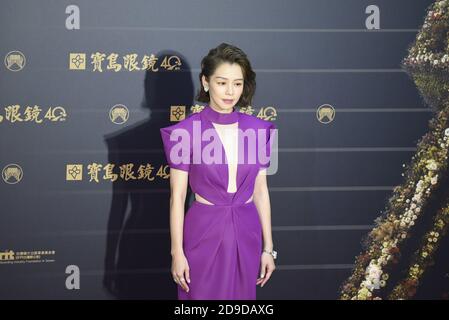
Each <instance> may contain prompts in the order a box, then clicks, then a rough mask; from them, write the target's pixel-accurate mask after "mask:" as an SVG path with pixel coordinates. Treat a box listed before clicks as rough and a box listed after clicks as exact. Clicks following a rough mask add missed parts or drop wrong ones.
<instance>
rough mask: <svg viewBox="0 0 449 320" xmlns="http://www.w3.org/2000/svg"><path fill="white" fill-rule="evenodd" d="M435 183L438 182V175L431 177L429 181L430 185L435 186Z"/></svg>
mask: <svg viewBox="0 0 449 320" xmlns="http://www.w3.org/2000/svg"><path fill="white" fill-rule="evenodd" d="M437 182H438V175H436V176H435V177H432V179H430V183H431V184H437Z"/></svg>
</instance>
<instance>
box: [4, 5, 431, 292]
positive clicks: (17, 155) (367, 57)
mask: <svg viewBox="0 0 449 320" xmlns="http://www.w3.org/2000/svg"><path fill="white" fill-rule="evenodd" d="M430 3H431V1H430V0H428V1H416V2H411V1H407V0H397V1H387V0H377V1H374V2H373V1H360V0H342V1H331V0H313V1H312V0H307V1H294V0H289V1H281V2H279V1H267V0H251V1H237V0H235V1H234V0H230V1H216V2H215V1H212V2H211V1H206V0H195V1H181V0H173V1H143V0H141V1H126V2H125V1H117V0H114V1H110V0H108V1H106V0H101V1H87V0H86V1H11V0H8V1H3V2H2V9H1V10H0V27H1V31H0V34H1V38H0V43H1V47H0V55H1V57H2V58H3V65H2V66H1V70H0V103H1V105H0V154H1V156H0V169H1V172H2V180H1V181H0V182H1V183H0V198H1V202H0V212H1V215H0V279H1V285H0V298H2V299H15V298H32V299H39V298H62V299H114V298H120V299H127V298H146V299H176V284H175V283H174V282H173V281H172V278H171V274H170V266H171V256H170V236H169V196H170V189H169V167H168V166H167V163H166V160H165V156H164V153H163V149H162V141H161V138H160V133H159V128H161V127H163V126H167V125H170V124H173V123H175V122H176V121H180V120H182V119H184V118H185V117H187V116H188V115H189V114H191V113H193V112H198V111H200V110H201V108H202V106H204V104H203V103H199V102H198V101H195V94H196V92H197V91H198V90H199V86H200V82H199V79H198V75H199V72H200V61H201V59H202V57H203V56H205V55H206V54H207V53H208V51H209V50H210V49H211V48H214V47H216V46H217V45H219V44H220V43H222V42H226V43H230V44H233V45H235V46H237V47H239V48H241V49H242V50H243V51H245V53H247V55H248V57H249V59H250V61H251V63H252V66H253V68H254V69H255V71H256V74H257V78H256V80H257V90H256V95H255V98H254V100H253V104H252V106H250V107H249V108H246V109H244V110H240V112H246V113H249V114H252V115H254V116H257V117H260V118H262V119H265V120H269V121H273V122H275V123H276V125H277V127H278V129H279V154H278V155H279V167H278V171H277V172H276V174H274V175H271V176H269V177H268V183H269V188H270V197H271V208H272V228H273V241H274V246H275V249H276V250H277V251H278V259H277V260H276V265H277V269H276V271H275V272H274V274H273V276H272V278H271V279H270V280H269V282H268V283H267V285H266V286H264V287H263V288H260V287H258V288H257V297H258V299H336V298H338V294H339V287H340V285H341V283H342V282H343V281H344V280H345V279H346V278H347V277H348V276H349V275H350V273H351V268H352V266H353V263H354V257H355V256H356V255H357V254H358V253H359V252H360V250H361V248H362V246H361V239H362V238H363V236H364V235H366V234H367V233H368V231H369V230H370V229H371V227H372V225H373V222H374V219H375V218H376V217H377V216H379V215H380V212H381V211H382V209H383V208H384V206H385V202H386V201H387V199H388V197H389V196H390V194H391V192H392V190H393V188H394V186H396V185H398V184H400V183H401V179H402V176H401V174H402V172H403V171H402V170H403V164H404V163H407V162H409V161H410V159H411V157H412V155H413V154H414V152H415V150H416V142H417V141H418V140H419V138H420V137H421V136H422V135H423V134H424V133H425V132H426V131H427V125H428V120H429V119H430V118H431V113H430V109H428V107H427V106H426V105H425V104H424V102H423V101H422V100H421V98H420V97H419V93H418V90H417V89H416V87H415V86H414V84H413V82H412V81H411V80H410V78H409V77H408V76H407V74H406V73H405V72H404V71H403V70H402V69H401V68H400V61H401V60H402V59H403V57H405V55H406V53H407V47H408V46H409V45H410V44H411V43H412V42H413V40H414V38H415V36H416V33H417V32H418V28H419V26H420V24H421V23H422V21H423V18H424V15H425V10H426V8H427V7H428V5H429V4H430ZM188 200H189V201H187V203H186V208H188V206H189V204H190V202H191V201H192V194H191V192H189V194H188Z"/></svg>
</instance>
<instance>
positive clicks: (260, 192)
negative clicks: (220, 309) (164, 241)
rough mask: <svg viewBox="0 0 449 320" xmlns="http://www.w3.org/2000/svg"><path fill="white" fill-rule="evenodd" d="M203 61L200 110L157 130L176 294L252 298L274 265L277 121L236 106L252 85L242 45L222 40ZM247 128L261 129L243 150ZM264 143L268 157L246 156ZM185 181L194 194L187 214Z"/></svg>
mask: <svg viewBox="0 0 449 320" xmlns="http://www.w3.org/2000/svg"><path fill="white" fill-rule="evenodd" d="M201 68H202V70H201V73H200V82H201V89H200V92H199V94H198V96H197V97H196V99H197V101H201V102H205V103H207V104H206V106H205V107H204V109H203V110H202V111H201V112H197V113H193V114H191V115H190V116H189V117H187V118H186V119H184V120H182V121H180V122H178V123H176V124H174V125H171V126H168V127H165V128H161V129H160V131H161V136H162V140H163V143H164V151H165V155H166V158H167V162H168V164H169V166H170V189H171V196H170V236H171V255H172V267H171V273H172V277H173V280H174V281H175V282H176V283H177V284H178V299H179V300H187V299H189V300H193V299H220V300H231V299H232V300H233V299H246V300H255V299H256V286H257V285H261V287H263V286H264V285H265V283H266V282H267V281H268V280H269V279H270V277H271V274H272V272H273V271H274V270H275V264H274V259H275V258H276V251H274V250H273V241H272V235H271V212H270V210H271V209H270V198H269V193H268V188H267V180H266V170H267V168H268V167H269V164H270V161H269V160H270V158H269V156H270V155H271V144H272V141H273V140H274V133H275V132H276V128H275V125H274V124H273V123H272V122H271V121H266V120H262V119H259V118H257V117H255V116H252V115H248V114H245V113H241V112H238V111H237V110H236V108H235V106H236V105H238V106H240V107H247V106H249V105H250V103H251V99H252V97H253V95H254V92H255V86H256V83H255V73H254V71H253V70H252V68H251V65H250V62H249V61H248V59H247V57H246V55H245V53H244V52H243V51H242V50H240V49H239V48H237V47H235V46H232V45H229V44H226V43H222V44H221V45H219V46H218V47H217V48H214V49H212V50H210V51H209V53H208V55H207V56H206V57H204V58H203V60H202V62H201ZM251 130H252V131H253V132H256V131H258V134H259V135H256V137H257V138H256V140H257V141H255V140H254V135H252V136H251V137H252V138H253V139H252V140H251V143H252V144H253V145H252V146H249V144H250V142H249V141H250V138H247V140H246V141H247V148H246V149H245V144H244V143H243V142H240V141H243V139H242V137H243V132H250V131H251ZM261 131H262V132H263V133H264V134H263V135H261V134H260V132H261ZM197 133H201V135H200V139H198V134H197ZM196 134H197V135H196ZM260 136H262V138H260ZM180 137H181V141H179V138H180ZM204 137H206V139H204ZM207 137H208V138H209V139H207ZM211 137H213V140H212V142H211V139H210V138H211ZM203 139H204V140H203ZM255 142H257V144H256V148H252V147H254V145H255ZM214 144H215V145H214ZM211 145H213V152H209V153H208V152H207V151H211V150H212V149H211ZM261 146H262V147H261ZM198 150H200V152H198ZM262 150H264V151H265V156H266V157H265V158H266V159H268V161H265V162H263V161H261V159H259V158H260V157H256V158H257V159H256V161H250V159H253V160H254V157H252V156H254V155H255V154H256V153H257V154H260V153H261V152H262ZM180 151H181V156H180V155H179V152H180ZM262 154H263V152H262ZM198 155H199V156H198ZM207 155H211V156H212V155H213V157H214V160H217V159H218V161H215V162H213V161H210V159H206V157H207ZM176 157H177V158H178V159H175V158H176ZM242 157H243V160H242ZM267 157H268V158H267ZM198 158H200V159H199V160H200V161H198ZM262 158H263V157H262ZM237 159H238V161H236V160H237ZM206 160H208V161H206ZM245 160H246V161H245ZM188 183H189V184H190V187H191V188H192V191H193V192H194V193H195V201H194V202H193V203H192V205H191V207H190V208H189V209H188V211H187V213H186V215H185V217H184V212H183V211H184V203H185V198H186V190H187V186H188V185H187V184H188ZM262 238H263V241H262ZM258 275H260V277H259V278H258Z"/></svg>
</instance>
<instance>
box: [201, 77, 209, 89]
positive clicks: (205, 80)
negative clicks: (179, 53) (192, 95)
mask: <svg viewBox="0 0 449 320" xmlns="http://www.w3.org/2000/svg"><path fill="white" fill-rule="evenodd" d="M201 82H202V83H203V88H205V87H208V86H209V85H208V83H207V79H206V76H205V75H204V74H203V75H202V76H201Z"/></svg>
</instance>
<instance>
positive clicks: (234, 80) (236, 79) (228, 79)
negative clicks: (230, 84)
mask: <svg viewBox="0 0 449 320" xmlns="http://www.w3.org/2000/svg"><path fill="white" fill-rule="evenodd" d="M216 78H222V79H226V80H229V79H228V78H225V77H220V76H216ZM237 80H243V79H235V80H234V81H237Z"/></svg>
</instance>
